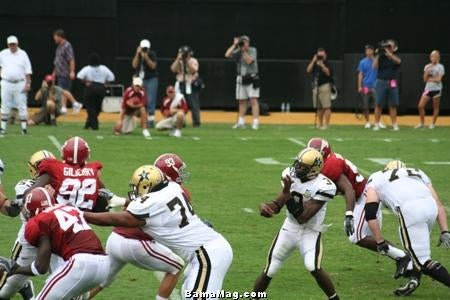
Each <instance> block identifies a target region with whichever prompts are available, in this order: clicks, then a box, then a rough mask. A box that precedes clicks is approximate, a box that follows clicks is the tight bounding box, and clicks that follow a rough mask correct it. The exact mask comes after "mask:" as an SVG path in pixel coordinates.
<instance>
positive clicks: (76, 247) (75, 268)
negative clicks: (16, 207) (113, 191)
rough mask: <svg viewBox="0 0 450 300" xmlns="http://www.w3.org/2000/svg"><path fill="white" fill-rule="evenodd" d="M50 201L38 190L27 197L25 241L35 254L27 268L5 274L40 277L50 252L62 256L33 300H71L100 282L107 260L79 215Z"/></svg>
mask: <svg viewBox="0 0 450 300" xmlns="http://www.w3.org/2000/svg"><path fill="white" fill-rule="evenodd" d="M54 202H55V199H54V198H53V196H52V195H50V194H49V193H48V192H47V190H46V189H44V188H41V187H38V188H35V189H33V190H31V191H30V192H29V193H28V194H27V196H26V198H25V205H24V213H25V215H26V218H27V219H28V222H27V225H26V227H25V239H26V240H27V241H28V242H29V243H30V244H31V245H33V246H35V247H37V248H38V249H37V252H38V254H37V256H36V259H35V260H34V261H33V262H32V263H31V264H30V265H24V266H18V265H17V266H15V267H13V268H12V271H11V272H10V274H8V275H13V274H23V275H29V276H33V275H34V276H37V275H44V274H45V273H47V271H48V269H49V265H50V257H51V255H52V253H53V254H56V255H58V256H61V257H63V258H64V260H65V262H64V264H62V265H61V266H59V267H58V268H57V269H56V270H54V272H53V273H52V274H51V275H50V276H49V277H48V278H47V280H46V282H45V285H44V287H43V288H42V290H41V291H40V293H39V294H38V295H37V297H36V299H37V300H41V299H55V300H56V299H58V300H59V299H71V298H72V297H76V296H79V295H81V294H83V293H85V292H87V291H89V289H90V288H92V287H93V286H96V285H98V284H99V283H101V282H102V281H104V280H105V279H106V277H107V276H108V273H109V261H108V257H107V256H106V254H105V252H104V251H103V248H102V245H101V243H100V240H99V239H98V237H97V236H96V235H95V233H94V231H92V229H91V227H90V226H89V225H88V224H87V223H86V221H85V220H84V218H83V213H82V212H81V211H80V210H78V209H77V208H75V207H73V206H68V205H64V204H58V205H54Z"/></svg>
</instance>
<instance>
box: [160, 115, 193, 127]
mask: <svg viewBox="0 0 450 300" xmlns="http://www.w3.org/2000/svg"><path fill="white" fill-rule="evenodd" d="M185 118H186V116H185V115H183V119H185ZM176 126H177V114H174V115H173V116H171V117H168V118H165V119H162V120H161V121H159V122H158V123H156V125H155V128H156V129H157V130H164V129H173V128H175V127H176Z"/></svg>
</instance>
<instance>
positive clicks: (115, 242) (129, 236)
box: [90, 153, 189, 300]
mask: <svg viewBox="0 0 450 300" xmlns="http://www.w3.org/2000/svg"><path fill="white" fill-rule="evenodd" d="M154 165H155V166H157V167H159V168H160V169H161V171H162V172H163V173H164V175H165V176H166V177H168V178H169V179H170V180H172V181H174V182H177V183H178V184H180V185H181V184H182V183H183V182H184V181H185V180H186V179H187V178H188V177H189V173H188V172H186V171H185V170H186V164H185V163H184V161H183V160H182V159H181V158H180V157H179V156H178V155H176V154H173V153H165V154H162V155H160V156H159V157H158V158H157V159H156V160H155V162H154ZM183 190H184V192H185V195H186V196H187V198H188V199H189V193H188V191H187V190H186V189H185V188H183ZM111 196H112V195H111ZM113 197H114V196H113ZM122 199H123V200H122V201H123V202H122V205H124V206H125V205H126V202H127V201H126V199H124V198H122ZM117 203H118V202H117ZM118 204H119V203H118ZM106 252H107V253H108V256H109V261H110V268H111V270H110V273H109V276H108V279H107V280H106V281H105V282H102V283H101V284H100V286H98V287H96V288H94V289H92V290H91V291H90V299H92V298H93V297H94V296H95V295H97V294H98V293H99V292H100V291H101V290H103V289H104V288H105V287H108V286H109V285H110V284H111V283H112V282H113V281H114V279H115V278H116V276H117V274H118V273H119V272H120V270H121V269H122V268H123V267H124V266H125V265H126V264H127V263H130V264H133V265H134V266H136V267H138V268H141V269H146V270H157V271H162V272H164V273H165V275H164V278H163V279H162V280H161V284H160V286H159V291H158V296H157V298H156V299H157V300H164V299H168V298H169V297H170V295H171V293H172V291H173V289H174V288H175V286H176V284H177V281H178V277H179V275H180V271H181V270H182V269H183V267H184V261H183V260H182V259H181V258H180V257H179V256H178V255H176V254H175V253H173V252H172V251H171V250H170V249H169V248H167V247H166V246H163V245H161V244H160V243H158V242H156V241H155V240H153V238H152V237H151V236H149V235H148V234H146V233H145V232H144V231H143V230H142V229H141V228H140V227H136V228H133V227H131V228H130V227H116V228H114V230H113V232H112V233H111V234H110V236H109V237H108V241H107V242H106Z"/></svg>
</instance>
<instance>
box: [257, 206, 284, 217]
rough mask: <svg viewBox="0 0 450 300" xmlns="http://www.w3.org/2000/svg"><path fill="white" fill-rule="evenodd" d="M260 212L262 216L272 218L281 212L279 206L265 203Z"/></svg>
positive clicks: (260, 207)
mask: <svg viewBox="0 0 450 300" xmlns="http://www.w3.org/2000/svg"><path fill="white" fill-rule="evenodd" d="M259 212H260V213H261V216H263V217H266V218H270V217H273V216H274V215H276V214H277V213H279V212H280V209H279V208H278V206H277V205H276V204H275V203H273V202H265V203H261V204H260V205H259Z"/></svg>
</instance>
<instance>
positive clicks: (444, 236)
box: [438, 231, 450, 248]
mask: <svg viewBox="0 0 450 300" xmlns="http://www.w3.org/2000/svg"><path fill="white" fill-rule="evenodd" d="M441 244H442V246H443V247H444V248H450V233H449V232H448V231H442V232H441V236H440V237H439V243H438V247H439V246H440V245H441Z"/></svg>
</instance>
